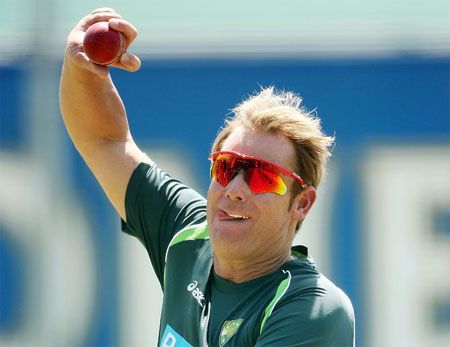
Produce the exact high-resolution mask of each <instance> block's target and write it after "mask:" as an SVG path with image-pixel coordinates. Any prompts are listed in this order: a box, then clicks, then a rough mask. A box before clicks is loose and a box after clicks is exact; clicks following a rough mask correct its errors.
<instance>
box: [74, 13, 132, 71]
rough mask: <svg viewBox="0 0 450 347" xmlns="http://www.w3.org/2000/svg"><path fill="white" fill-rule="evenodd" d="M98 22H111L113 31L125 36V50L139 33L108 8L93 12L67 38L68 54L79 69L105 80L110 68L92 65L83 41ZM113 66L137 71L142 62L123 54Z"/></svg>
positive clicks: (130, 55)
mask: <svg viewBox="0 0 450 347" xmlns="http://www.w3.org/2000/svg"><path fill="white" fill-rule="evenodd" d="M97 22H109V26H110V27H111V28H112V29H114V30H117V31H120V32H121V33H122V34H123V35H124V36H125V41H126V47H125V49H128V47H129V46H130V45H131V44H132V43H133V41H134V40H135V39H136V37H137V34H138V32H137V29H136V28H135V27H134V26H133V25H132V24H131V23H129V22H128V21H125V20H124V19H123V18H122V16H121V15H119V14H118V13H116V12H115V11H114V10H113V9H112V8H108V7H102V8H98V9H95V10H93V11H92V12H91V13H90V14H89V15H87V16H85V17H84V18H82V19H81V20H80V21H79V22H78V24H77V25H76V26H75V27H74V28H73V30H72V31H71V32H70V34H69V36H68V38H67V49H66V54H67V55H68V56H69V58H70V59H71V60H72V61H73V62H74V63H75V64H76V65H78V66H79V67H81V68H84V69H86V70H88V71H91V72H93V73H95V74H97V75H98V76H99V77H102V78H103V77H106V76H107V75H108V68H107V67H105V66H101V65H97V64H94V63H92V62H91V61H90V60H89V58H88V57H87V56H86V54H85V53H84V48H83V39H84V36H85V32H86V30H87V29H88V28H89V27H90V26H91V25H93V24H94V23H97ZM111 66H114V67H117V68H120V69H124V70H127V71H137V70H138V69H139V68H140V66H141V62H140V60H139V58H138V57H137V56H136V55H134V54H129V53H124V54H122V57H121V59H120V60H119V61H118V62H116V63H115V64H112V65H111Z"/></svg>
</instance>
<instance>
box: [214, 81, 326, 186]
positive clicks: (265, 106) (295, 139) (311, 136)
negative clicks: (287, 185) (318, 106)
mask: <svg viewBox="0 0 450 347" xmlns="http://www.w3.org/2000/svg"><path fill="white" fill-rule="evenodd" d="M301 102H302V99H301V97H300V96H298V95H296V94H294V93H292V92H284V91H282V92H276V91H275V90H274V87H269V88H265V89H262V90H261V91H260V92H259V93H257V94H255V95H252V96H250V97H249V98H248V99H247V100H244V101H243V102H241V103H240V104H238V105H237V106H236V107H235V108H234V109H232V112H233V114H234V116H233V117H231V118H228V119H226V120H225V125H224V127H223V128H222V129H221V130H220V131H219V133H218V135H217V137H216V139H215V141H214V144H213V146H212V151H213V152H215V151H218V150H220V148H221V147H222V144H223V142H224V141H225V139H226V138H227V137H228V136H229V135H230V134H231V133H232V132H233V131H234V130H235V129H236V128H239V127H244V128H246V129H249V130H253V131H262V132H266V133H272V134H277V135H282V136H285V137H286V138H288V139H289V140H290V141H291V142H292V144H293V145H294V148H295V153H296V163H295V172H296V173H297V174H299V175H300V176H301V177H302V178H303V180H304V182H305V184H306V185H311V186H313V187H315V188H317V186H318V185H319V184H320V181H321V180H322V178H323V177H324V175H325V171H326V162H327V160H328V158H329V157H330V156H331V153H330V147H331V146H332V145H333V143H334V137H330V136H326V135H325V134H324V133H323V132H322V128H321V125H320V119H319V118H318V117H317V116H316V113H315V112H314V111H313V112H309V111H307V110H306V109H304V108H303V107H301Z"/></svg>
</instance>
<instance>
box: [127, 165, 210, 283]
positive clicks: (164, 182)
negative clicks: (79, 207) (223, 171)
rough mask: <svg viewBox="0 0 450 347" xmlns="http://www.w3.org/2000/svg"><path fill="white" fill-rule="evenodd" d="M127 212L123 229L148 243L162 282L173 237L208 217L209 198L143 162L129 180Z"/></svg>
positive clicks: (147, 245)
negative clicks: (167, 253)
mask: <svg viewBox="0 0 450 347" xmlns="http://www.w3.org/2000/svg"><path fill="white" fill-rule="evenodd" d="M125 211H126V218H127V221H126V223H125V222H124V221H122V230H123V231H124V232H126V233H127V234H130V235H133V236H135V237H137V238H138V239H139V240H140V241H141V243H142V244H143V245H144V246H145V248H146V249H147V252H148V254H149V256H150V260H151V262H152V266H153V268H154V270H155V273H156V276H157V277H158V280H159V282H160V283H162V280H163V273H164V265H165V254H166V250H167V247H168V245H169V243H170V240H171V239H172V237H173V235H174V234H175V233H176V232H178V231H179V230H181V229H183V228H185V227H187V226H190V225H194V224H199V223H202V222H204V221H205V220H206V200H205V198H203V197H202V196H201V195H200V194H198V193H197V192H196V191H195V190H193V189H191V188H189V187H187V186H186V185H184V184H182V183H180V182H179V181H178V180H176V179H174V178H172V177H170V176H169V175H168V174H167V173H165V172H164V171H162V170H161V169H159V168H158V166H156V165H155V164H147V163H140V164H139V165H138V167H137V168H136V169H135V170H134V172H133V174H132V176H131V178H130V181H129V183H128V187H127V191H126V194H125Z"/></svg>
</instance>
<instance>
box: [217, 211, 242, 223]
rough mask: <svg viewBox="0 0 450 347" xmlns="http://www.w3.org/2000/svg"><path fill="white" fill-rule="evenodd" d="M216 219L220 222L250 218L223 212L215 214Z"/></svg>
mask: <svg viewBox="0 0 450 347" xmlns="http://www.w3.org/2000/svg"><path fill="white" fill-rule="evenodd" d="M217 217H218V219H219V220H220V221H244V220H248V219H250V217H247V216H242V215H240V214H236V213H227V212H225V211H223V210H219V211H218V212H217Z"/></svg>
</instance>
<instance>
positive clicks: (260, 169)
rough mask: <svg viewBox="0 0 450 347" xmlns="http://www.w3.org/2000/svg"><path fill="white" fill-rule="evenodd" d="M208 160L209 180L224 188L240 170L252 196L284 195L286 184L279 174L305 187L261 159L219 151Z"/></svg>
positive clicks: (291, 173)
mask: <svg viewBox="0 0 450 347" xmlns="http://www.w3.org/2000/svg"><path fill="white" fill-rule="evenodd" d="M209 160H211V161H212V165H211V178H212V179H213V180H215V181H217V182H218V183H219V184H220V185H221V186H222V187H226V186H227V185H228V183H230V181H231V180H232V179H233V178H234V177H235V176H236V175H237V174H238V172H239V171H240V170H242V171H244V172H245V177H246V181H247V183H248V185H249V186H250V190H251V191H252V193H253V194H262V193H276V194H278V195H284V194H286V192H287V187H286V183H285V182H284V181H283V178H282V177H281V176H280V173H281V174H283V175H286V176H291V177H293V178H295V179H296V180H297V182H298V183H300V185H301V186H302V187H303V188H304V187H305V184H304V183H303V180H302V178H301V177H300V176H299V175H297V174H296V173H294V172H292V171H289V170H286V169H283V168H282V167H279V166H278V165H275V164H274V163H271V162H270V161H267V160H264V159H261V158H256V157H252V156H249V155H243V154H239V153H236V152H226V151H219V152H214V153H213V154H211V155H210V156H209Z"/></svg>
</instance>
